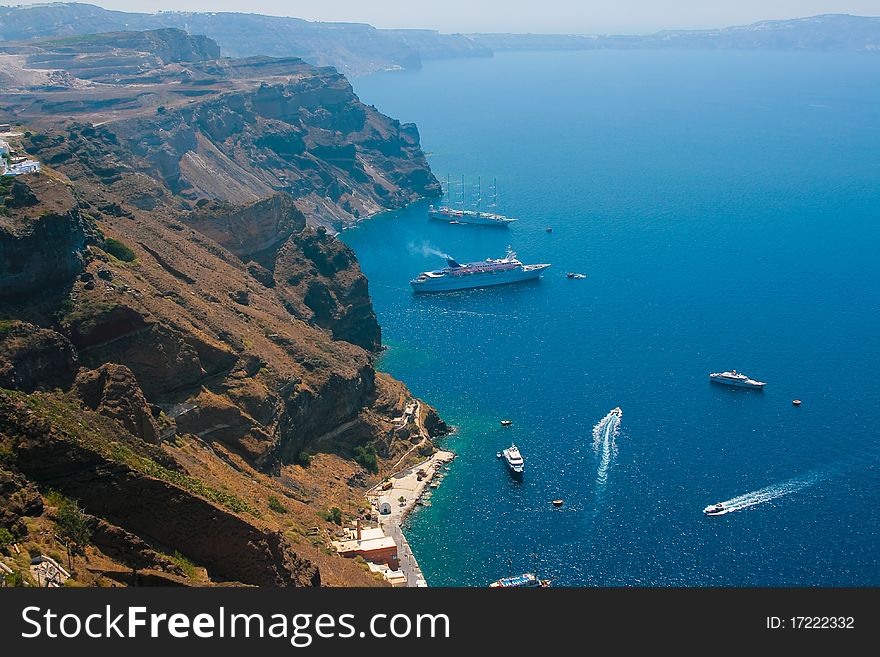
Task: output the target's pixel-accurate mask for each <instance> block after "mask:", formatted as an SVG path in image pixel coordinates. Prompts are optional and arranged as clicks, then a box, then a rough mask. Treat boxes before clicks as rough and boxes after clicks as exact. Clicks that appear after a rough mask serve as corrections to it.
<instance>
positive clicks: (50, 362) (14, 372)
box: [0, 321, 79, 392]
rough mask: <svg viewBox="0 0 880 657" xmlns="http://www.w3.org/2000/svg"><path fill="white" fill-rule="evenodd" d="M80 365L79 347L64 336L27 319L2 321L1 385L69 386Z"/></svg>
mask: <svg viewBox="0 0 880 657" xmlns="http://www.w3.org/2000/svg"><path fill="white" fill-rule="evenodd" d="M78 368H79V358H78V356H77V353H76V349H75V348H74V347H73V345H72V344H71V343H70V341H69V340H68V339H67V338H65V337H64V336H63V335H61V334H59V333H57V332H55V331H52V330H50V329H44V328H40V327H39V326H34V325H33V324H28V323H27V322H19V321H11V322H7V323H0V388H9V389H12V390H21V391H23V392H33V391H34V390H54V389H55V388H68V387H70V384H71V383H72V382H73V379H74V377H75V376H76V371H77V369H78Z"/></svg>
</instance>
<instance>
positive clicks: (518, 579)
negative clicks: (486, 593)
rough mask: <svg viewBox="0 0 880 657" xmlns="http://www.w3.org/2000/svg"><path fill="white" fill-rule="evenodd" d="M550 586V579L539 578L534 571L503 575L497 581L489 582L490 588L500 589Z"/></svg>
mask: <svg viewBox="0 0 880 657" xmlns="http://www.w3.org/2000/svg"><path fill="white" fill-rule="evenodd" d="M548 586H550V580H548V579H538V576H537V575H535V574H534V573H523V574H522V575H514V576H513V577H502V578H501V579H499V580H498V581H496V582H492V583H491V584H489V588H493V589H494V588H500V589H519V588H524V589H531V588H546V587H548Z"/></svg>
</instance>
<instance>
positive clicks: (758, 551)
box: [344, 51, 880, 586]
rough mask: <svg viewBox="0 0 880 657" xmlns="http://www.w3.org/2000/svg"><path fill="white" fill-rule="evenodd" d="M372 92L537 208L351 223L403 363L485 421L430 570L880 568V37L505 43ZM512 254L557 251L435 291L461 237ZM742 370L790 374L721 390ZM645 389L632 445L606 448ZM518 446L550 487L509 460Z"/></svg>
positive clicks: (676, 578)
mask: <svg viewBox="0 0 880 657" xmlns="http://www.w3.org/2000/svg"><path fill="white" fill-rule="evenodd" d="M355 88H356V91H357V92H358V93H359V94H360V96H361V98H362V99H363V100H364V101H365V102H368V103H373V104H375V105H376V106H377V107H379V108H380V109H381V110H382V111H384V112H386V113H388V114H390V115H392V116H395V117H397V118H400V119H401V120H402V121H414V122H416V123H417V124H418V125H419V128H420V131H421V134H422V145H423V148H424V149H425V150H426V151H427V152H428V153H429V159H430V162H431V166H432V168H433V169H434V171H435V173H436V174H437V175H438V177H440V178H445V175H446V174H447V173H450V174H452V175H453V178H455V177H456V176H458V175H460V174H462V173H463V174H466V175H468V176H469V178H470V180H471V182H474V183H475V182H476V176H477V175H478V174H482V175H483V176H484V185H485V183H486V182H487V180H490V179H491V178H492V177H497V178H498V187H499V194H500V196H501V208H500V209H501V210H502V211H504V212H506V213H507V214H511V215H513V216H516V217H519V218H520V221H519V222H518V223H517V224H515V225H514V226H512V227H511V228H510V229H509V230H506V231H505V230H496V229H480V228H473V227H462V226H449V225H446V224H442V223H437V222H430V221H428V219H427V217H426V209H427V204H426V203H419V204H416V205H414V206H413V207H411V208H408V209H406V210H403V211H400V212H393V213H387V214H385V215H382V216H379V217H376V218H374V219H372V220H370V221H368V222H366V223H365V224H363V225H362V226H361V227H359V228H357V229H354V230H351V231H347V232H346V233H345V235H344V239H345V240H346V241H347V242H348V243H349V244H350V245H351V246H352V247H353V248H354V249H355V251H356V252H357V254H358V257H359V258H360V260H361V264H362V267H363V269H364V271H365V272H366V274H367V276H368V277H369V280H370V289H371V293H372V295H373V299H374V303H375V307H376V310H377V313H378V315H379V320H380V322H381V324H382V326H383V330H384V336H385V342H386V344H387V345H388V347H389V349H388V351H387V354H386V355H385V356H384V357H383V359H382V361H381V367H382V368H383V369H385V370H387V371H389V372H391V373H392V374H394V375H395V376H397V377H399V378H401V379H403V380H404V381H406V382H407V384H409V386H410V387H411V389H412V390H413V391H414V392H415V393H416V394H417V395H419V396H421V397H423V398H424V399H426V400H427V401H429V402H430V403H432V404H434V405H435V406H436V407H437V408H438V409H439V410H440V412H441V413H442V414H443V416H444V417H445V418H446V419H447V420H448V421H449V422H451V423H452V424H454V425H456V426H457V427H458V433H457V434H456V435H455V436H453V437H451V438H450V439H448V444H449V445H450V446H451V447H453V448H454V449H455V450H456V451H457V452H458V453H459V455H460V456H459V459H458V460H457V461H456V462H455V464H454V465H453V467H452V474H451V476H450V477H447V478H446V480H445V481H444V483H443V485H442V486H441V487H440V488H439V490H438V491H437V492H435V493H434V495H433V499H432V506H431V507H430V508H425V509H422V510H420V511H419V512H418V513H416V514H414V515H413V516H412V517H411V518H412V519H411V521H410V525H411V526H410V528H409V530H408V536H409V540H410V542H411V544H412V547H413V550H414V551H415V553H416V556H417V557H418V559H419V562H420V563H421V565H422V568H423V570H424V571H425V573H426V575H427V577H428V581H429V583H430V584H432V585H474V586H483V585H485V584H487V583H488V582H489V581H492V580H494V579H496V578H498V577H501V576H504V575H507V574H512V573H518V572H523V571H526V570H534V571H537V572H538V573H539V574H540V575H541V576H542V577H548V578H550V579H552V580H553V581H554V584H555V585H661V586H666V585H698V586H705V585H820V584H822V585H878V584H880V547H878V542H877V536H878V529H880V469H878V465H880V441H878V428H880V407H878V401H880V377H878V373H877V372H878V368H880V340H878V333H880V292H878V289H880V287H878V285H880V257H878V256H880V228H878V220H880V67H878V66H877V59H876V57H869V56H866V55H850V54H846V55H843V54H822V55H817V54H809V53H766V52H765V53H741V52H740V53H735V52H638V51H634V52H613V51H608V52H601V51H598V52H583V53H538V54H504V55H498V56H496V57H495V58H493V59H487V60H454V61H447V62H436V63H430V64H428V65H426V66H425V68H424V69H423V70H422V71H418V72H404V73H394V74H381V75H377V76H372V77H370V78H365V79H361V80H357V81H356V82H355ZM484 196H488V194H486V193H484ZM549 225H552V226H553V229H554V230H553V232H552V233H547V232H545V227H546V226H549ZM508 244H510V245H511V246H513V247H514V248H515V249H516V250H517V251H518V253H519V255H520V257H521V259H522V260H523V261H525V262H550V263H552V264H553V267H552V268H551V269H550V270H548V273H547V274H546V275H545V277H544V279H543V280H541V281H540V282H536V283H527V284H522V285H519V286H510V287H506V288H498V289H494V290H493V289H489V290H478V291H467V292H460V293H452V294H447V295H443V296H425V297H415V296H413V295H412V294H411V291H410V289H409V286H408V281H409V279H410V278H412V277H413V276H414V275H415V274H416V273H418V272H419V271H423V270H426V269H431V268H436V267H439V266H441V265H442V261H441V260H440V259H439V258H438V257H437V256H436V255H432V254H431V251H432V250H439V251H442V252H448V253H451V254H453V255H454V256H455V257H456V258H458V259H461V260H478V259H483V258H486V257H489V256H492V257H497V256H500V255H502V254H503V252H504V249H505V247H506V246H507V245H508ZM566 271H577V272H583V273H585V274H587V275H588V278H587V279H585V280H575V281H572V280H568V279H566V278H565V276H564V274H565V272H566ZM729 368H737V369H740V370H742V371H745V372H747V373H749V374H750V375H753V376H755V377H757V378H760V379H761V380H764V381H768V382H769V383H768V386H767V389H766V390H765V391H764V392H762V393H752V392H744V391H740V390H732V389H727V388H724V387H720V386H714V385H711V384H710V383H709V382H708V378H707V375H708V373H709V372H710V371H718V370H722V369H729ZM794 398H800V399H802V400H803V402H804V403H803V406H801V407H800V408H795V407H793V406H792V405H791V400H792V399H794ZM615 406H620V407H621V408H622V409H623V420H622V422H621V426H620V432H619V435H618V436H617V437H616V438H615V439H614V440H613V444H611V443H609V445H608V449H607V450H606V449H605V448H604V445H603V444H600V445H599V446H598V448H594V445H593V442H594V438H593V427H594V425H596V423H597V422H599V421H600V420H601V419H602V418H603V417H604V416H605V415H606V414H607V413H608V412H609V411H610V410H611V409H612V408H614V407H615ZM502 418H510V419H512V420H513V422H514V425H513V426H512V427H510V428H507V429H504V428H502V427H500V426H499V424H498V423H499V420H500V419H502ZM511 440H515V441H516V442H517V443H518V444H519V445H520V447H521V449H522V451H523V454H524V456H525V458H526V467H527V471H526V476H525V478H524V481H523V482H522V483H516V482H513V481H512V480H511V479H510V478H509V477H508V476H507V474H506V472H505V471H504V470H503V468H502V466H501V464H500V463H499V462H498V461H497V460H496V458H495V454H496V452H497V451H498V450H500V449H501V448H503V447H505V446H507V445H508V444H509V443H510V441H511ZM601 442H602V441H600V443H601ZM603 459H605V461H606V463H605V467H604V471H602V470H603ZM768 487H769V488H768ZM762 489H766V490H762ZM753 491H762V492H760V493H756V494H755V495H751V496H748V497H746V498H745V499H744V500H740V501H739V505H740V506H742V508H741V510H739V511H737V512H735V513H730V514H727V515H725V516H722V517H717V518H707V517H705V516H704V515H703V513H702V509H703V508H704V507H705V506H706V505H707V504H709V503H713V502H717V501H721V500H728V499H733V498H736V497H738V496H741V495H743V494H747V493H750V492H753ZM557 498H562V499H564V500H565V502H566V503H565V506H564V507H563V508H562V509H553V508H552V507H551V505H550V504H549V502H550V500H553V499H557Z"/></svg>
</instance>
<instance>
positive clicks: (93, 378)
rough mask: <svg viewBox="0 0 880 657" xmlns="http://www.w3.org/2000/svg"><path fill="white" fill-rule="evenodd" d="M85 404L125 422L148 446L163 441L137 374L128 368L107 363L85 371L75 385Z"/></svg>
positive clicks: (125, 425) (128, 428)
mask: <svg viewBox="0 0 880 657" xmlns="http://www.w3.org/2000/svg"><path fill="white" fill-rule="evenodd" d="M74 391H75V393H76V395H77V397H79V398H80V399H81V400H82V403H83V404H84V405H85V406H86V407H87V408H90V409H92V410H93V411H97V412H98V413H100V414H101V415H104V416H106V417H110V418H113V419H115V420H118V421H119V422H120V423H122V426H124V427H125V428H126V429H127V430H128V432H129V433H131V434H132V435H135V436H137V437H138V438H140V439H142V440H145V441H146V442H148V443H157V442H158V441H159V427H158V425H157V424H156V421H155V420H154V419H153V414H152V412H151V411H150V407H149V405H148V404H147V400H146V398H145V397H144V393H143V391H142V390H141V388H140V385H138V382H137V379H135V377H134V374H132V372H131V370H130V369H128V368H127V367H126V366H125V365H117V364H115V363H106V364H104V365H101V366H100V367H99V368H98V369H96V370H82V371H81V372H80V373H79V374H78V375H77V377H76V381H75V382H74Z"/></svg>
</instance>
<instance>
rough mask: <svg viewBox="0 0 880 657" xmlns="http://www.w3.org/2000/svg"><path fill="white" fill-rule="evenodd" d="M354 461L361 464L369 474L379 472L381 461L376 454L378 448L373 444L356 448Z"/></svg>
mask: <svg viewBox="0 0 880 657" xmlns="http://www.w3.org/2000/svg"><path fill="white" fill-rule="evenodd" d="M354 460H355V461H357V462H358V463H360V464H361V465H362V466H363V467H364V468H366V470H367V471H368V472H372V473H373V474H375V473H377V472H379V461H378V458H377V454H376V446H375V445H373V443H369V444H367V445H361V446H359V447H355V448H354Z"/></svg>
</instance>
